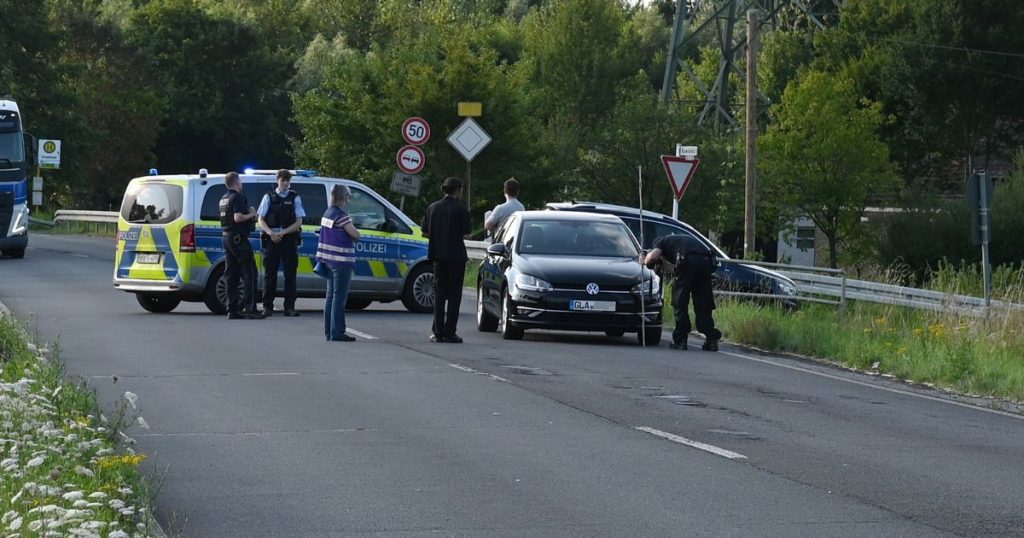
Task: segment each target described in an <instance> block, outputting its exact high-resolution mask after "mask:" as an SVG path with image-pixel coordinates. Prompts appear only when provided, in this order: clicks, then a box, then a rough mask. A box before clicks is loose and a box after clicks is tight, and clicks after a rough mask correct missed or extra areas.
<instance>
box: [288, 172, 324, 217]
mask: <svg viewBox="0 0 1024 538" xmlns="http://www.w3.org/2000/svg"><path fill="white" fill-rule="evenodd" d="M292 190H293V191H295V192H296V193H298V195H299V198H302V209H303V210H304V211H305V212H306V216H305V218H303V219H302V224H307V225H308V224H316V225H319V224H320V217H323V216H324V213H326V212H327V186H326V185H323V184H321V183H298V182H296V180H295V179H292Z"/></svg>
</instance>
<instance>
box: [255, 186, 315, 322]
mask: <svg viewBox="0 0 1024 538" xmlns="http://www.w3.org/2000/svg"><path fill="white" fill-rule="evenodd" d="M291 185H292V173H291V172H289V171H288V170H284V169H282V170H278V171H277V189H276V190H275V191H273V192H269V193H267V194H266V195H264V196H263V200H261V201H260V207H259V209H257V210H256V213H257V214H258V215H259V217H260V229H261V230H262V232H263V233H262V234H261V236H260V239H261V241H262V243H263V271H264V274H263V312H264V313H265V314H266V315H267V316H272V315H274V296H275V295H276V294H277V271H278V269H279V268H280V267H281V266H282V265H283V266H284V315H285V316H289V317H291V316H298V315H299V313H298V311H296V310H295V296H296V289H295V273H296V271H297V270H298V268H299V242H300V240H301V238H302V219H303V218H304V217H305V216H306V211H305V210H304V209H303V208H302V198H301V197H300V196H299V194H298V193H297V192H295V191H293V190H291Z"/></svg>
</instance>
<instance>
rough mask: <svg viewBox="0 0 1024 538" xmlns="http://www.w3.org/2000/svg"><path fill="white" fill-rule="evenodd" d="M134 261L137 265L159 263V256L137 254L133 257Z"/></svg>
mask: <svg viewBox="0 0 1024 538" xmlns="http://www.w3.org/2000/svg"><path fill="white" fill-rule="evenodd" d="M135 261H137V262H139V263H160V255H159V254H138V255H136V256H135Z"/></svg>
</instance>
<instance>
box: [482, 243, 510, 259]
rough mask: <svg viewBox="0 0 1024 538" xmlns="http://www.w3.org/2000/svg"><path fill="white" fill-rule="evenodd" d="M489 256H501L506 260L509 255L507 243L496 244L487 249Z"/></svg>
mask: <svg viewBox="0 0 1024 538" xmlns="http://www.w3.org/2000/svg"><path fill="white" fill-rule="evenodd" d="M487 254H490V255H491V256H501V257H502V258H504V257H505V256H506V255H508V249H506V248H505V243H495V244H493V245H491V246H489V247H487Z"/></svg>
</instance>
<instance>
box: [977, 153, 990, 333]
mask: <svg viewBox="0 0 1024 538" xmlns="http://www.w3.org/2000/svg"><path fill="white" fill-rule="evenodd" d="M977 178H978V199H979V202H980V207H979V208H978V216H979V217H980V221H981V222H980V228H981V230H980V232H981V233H980V235H981V272H982V275H983V276H982V278H983V279H984V286H985V317H988V311H989V307H991V306H992V266H991V265H990V264H989V259H988V239H989V234H988V230H989V227H988V204H989V199H988V174H987V173H985V172H980V173H978V174H977Z"/></svg>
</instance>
